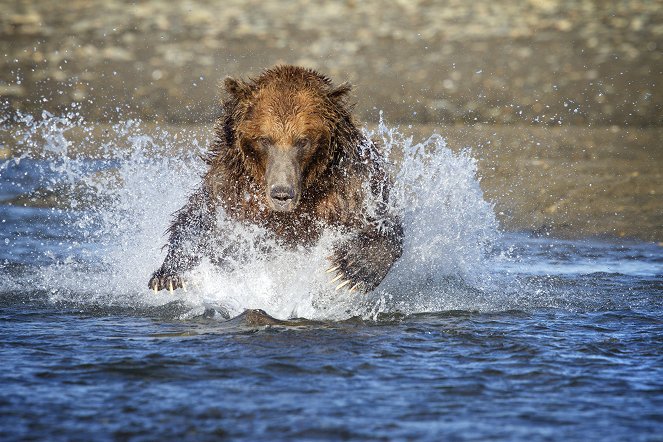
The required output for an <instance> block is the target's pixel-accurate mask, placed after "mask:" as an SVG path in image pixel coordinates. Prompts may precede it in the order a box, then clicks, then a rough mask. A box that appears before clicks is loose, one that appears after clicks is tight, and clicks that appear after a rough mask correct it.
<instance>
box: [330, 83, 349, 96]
mask: <svg viewBox="0 0 663 442" xmlns="http://www.w3.org/2000/svg"><path fill="white" fill-rule="evenodd" d="M351 90H352V85H351V84H350V83H348V82H347V81H346V82H344V83H341V84H339V85H338V86H336V87H334V88H332V90H331V91H329V94H328V95H329V98H331V99H332V100H342V99H343V98H345V97H346V96H347V95H348V94H349V93H350V91H351Z"/></svg>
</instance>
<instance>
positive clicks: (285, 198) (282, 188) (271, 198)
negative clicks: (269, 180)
mask: <svg viewBox="0 0 663 442" xmlns="http://www.w3.org/2000/svg"><path fill="white" fill-rule="evenodd" d="M267 201H268V202H269V206H270V207H271V208H272V210H274V211H277V212H291V211H292V210H294V209H295V207H296V206H297V203H298V202H299V196H298V195H297V192H296V191H295V187H294V186H288V185H283V184H273V185H271V186H269V195H268V197H267Z"/></svg>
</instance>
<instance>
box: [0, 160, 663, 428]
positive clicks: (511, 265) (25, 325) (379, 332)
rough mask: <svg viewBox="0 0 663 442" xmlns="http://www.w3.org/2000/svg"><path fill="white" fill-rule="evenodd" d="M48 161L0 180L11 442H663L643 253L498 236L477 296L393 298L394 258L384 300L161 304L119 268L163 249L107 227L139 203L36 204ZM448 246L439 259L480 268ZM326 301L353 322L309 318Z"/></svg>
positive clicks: (209, 294)
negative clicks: (142, 248)
mask: <svg viewBox="0 0 663 442" xmlns="http://www.w3.org/2000/svg"><path fill="white" fill-rule="evenodd" d="M51 164H53V163H52V160H43V161H42V160H31V159H29V158H26V159H24V160H23V161H22V162H20V163H19V164H15V163H12V164H11V165H5V168H4V169H2V170H0V174H1V175H0V177H1V178H0V195H1V196H2V199H3V201H4V202H3V203H2V204H1V205H0V280H1V282H0V358H1V359H0V386H1V388H0V439H2V440H219V439H232V440H250V441H255V440H269V441H271V440H597V441H603V440H629V441H632V440H635V441H638V440H646V441H649V440H652V441H653V440H662V436H661V435H662V434H663V253H662V251H663V248H661V247H660V246H658V245H656V244H648V243H640V242H631V241H615V240H576V241H563V240H555V239H551V238H547V237H544V238H534V237H529V236H527V235H524V234H508V235H503V236H496V238H497V239H496V241H495V242H494V243H493V245H492V246H491V249H490V251H489V252H487V254H488V256H487V257H486V258H485V259H486V260H487V261H486V262H487V264H488V265H487V267H488V268H489V269H488V270H485V269H484V270H482V272H484V273H480V275H479V277H478V278H476V279H475V280H473V281H470V280H469V279H468V278H467V277H461V276H459V275H460V273H459V272H458V271H456V270H457V269H456V268H455V267H454V268H453V270H454V271H450V272H449V275H446V276H444V277H442V278H439V279H435V280H426V281H423V282H422V283H421V284H419V285H417V284H415V283H414V282H412V281H409V282H408V284H409V285H407V284H406V285H399V282H400V281H401V280H405V279H408V277H407V275H408V274H409V272H410V271H412V273H413V274H414V273H416V275H421V269H417V272H415V271H414V270H413V269H414V268H415V264H413V263H414V262H415V260H414V259H412V260H410V261H408V259H409V258H407V257H406V258H404V263H401V265H400V267H399V268H397V269H395V271H394V272H395V275H396V276H395V277H394V279H396V280H397V281H392V282H389V281H387V282H386V285H385V288H382V289H380V290H381V291H380V290H378V293H374V294H370V295H364V296H365V297H363V298H352V297H350V298H347V297H346V298H342V299H341V297H342V296H346V295H342V294H337V293H336V292H333V290H332V291H331V292H330V293H327V294H325V295H324V296H322V295H321V298H320V299H314V301H313V302H312V304H311V305H314V306H318V307H317V310H316V309H313V308H312V307H310V305H309V303H308V298H302V299H300V300H299V301H298V304H297V306H296V307H298V308H299V310H297V309H295V310H293V312H294V314H285V315H284V314H283V313H282V312H283V311H284V309H285V308H286V307H287V309H288V311H289V310H290V309H291V306H290V304H288V302H289V301H288V300H289V299H291V298H292V297H295V298H296V297H297V296H299V295H300V292H303V291H307V290H309V289H310V287H314V286H310V287H309V286H307V285H306V284H308V283H305V282H301V284H302V285H301V286H296V287H295V288H294V289H292V290H291V291H288V290H290V287H277V289H275V290H274V292H275V293H277V292H279V293H281V292H285V293H286V295H284V296H281V297H279V296H280V295H279V296H277V295H278V293H277V295H274V294H270V296H267V295H265V296H263V297H261V296H260V295H259V293H260V292H259V291H256V292H252V291H251V290H253V288H252V287H253V286H246V287H245V286H243V285H241V283H242V281H240V282H237V281H235V282H234V284H238V285H237V287H239V289H238V290H240V291H241V290H245V291H244V292H242V293H243V295H242V296H244V297H245V298H250V299H248V300H247V301H246V304H236V303H234V302H235V301H236V298H235V297H234V296H236V295H232V296H231V295H228V294H227V293H226V292H223V293H221V294H219V293H220V292H218V291H217V292H215V291H214V290H212V289H210V286H209V284H208V285H205V284H203V287H202V288H201V289H200V291H199V292H195V291H194V293H193V294H191V293H189V294H186V295H185V294H181V293H176V294H174V295H168V294H159V295H158V296H155V295H152V294H151V293H149V291H147V290H146V287H144V286H145V283H146V281H147V278H148V277H149V272H150V270H151V269H152V267H153V265H154V263H157V262H158V260H159V259H160V257H159V256H158V253H157V252H154V251H153V250H151V251H148V252H146V254H145V255H144V256H148V258H145V259H147V260H149V259H151V260H152V261H153V262H149V263H147V264H145V265H136V264H134V262H135V261H133V260H134V259H135V258H136V256H135V255H131V253H134V249H136V248H139V246H140V245H141V244H144V243H145V242H146V241H154V240H153V239H150V238H149V235H146V234H145V231H144V229H143V230H141V231H140V232H141V234H140V235H141V236H140V237H138V235H137V237H136V240H135V243H132V242H131V241H128V243H127V244H124V239H123V238H124V236H123V231H122V229H121V228H120V227H118V226H125V225H127V224H128V225H129V227H131V228H134V229H139V227H140V223H141V222H142V221H141V220H142V219H143V218H142V217H141V215H136V213H138V212H136V210H138V209H137V208H138V205H132V204H129V205H126V204H125V203H126V199H125V200H122V201H124V202H122V201H120V203H117V202H116V203H114V204H115V205H112V204H111V205H110V206H108V207H106V208H105V209H104V210H100V209H99V208H97V207H95V206H94V204H95V203H94V201H88V200H86V198H87V197H86V198H82V197H81V198H80V199H81V201H82V202H83V203H86V204H83V205H81V206H79V207H76V208H73V209H72V208H71V204H69V206H68V207H69V208H62V207H59V204H51V203H49V201H50V200H48V198H45V197H43V195H45V194H44V193H43V192H42V193H41V194H40V195H42V196H40V198H41V199H40V198H37V200H32V201H31V200H30V197H29V195H34V193H32V194H31V193H30V192H34V191H35V190H36V189H38V188H39V187H40V186H44V184H45V183H48V180H46V179H45V178H44V177H45V176H47V175H48V174H49V172H48V171H49V170H51V168H50V166H49V165H51ZM88 165H90V164H88ZM56 169H57V168H56ZM88 170H94V167H92V168H91V169H88ZM53 173H54V174H55V175H58V174H61V171H58V170H56V171H53ZM77 173H78V172H77ZM131 176H132V175H128V178H127V180H126V183H125V184H124V187H123V190H122V191H121V193H122V192H123V193H125V194H132V195H133V194H136V193H137V192H139V190H138V187H136V186H135V185H133V184H130V178H131ZM145 183H147V184H145ZM150 183H152V182H145V181H142V182H141V186H139V187H140V188H141V189H144V188H146V187H150V185H151V184H150ZM46 187H48V188H50V189H52V188H53V186H50V187H49V186H46ZM185 187H186V186H185ZM185 193H186V189H184V191H183V194H185ZM59 196H60V197H61V198H62V199H64V198H65V196H64V193H63V194H60V195H59ZM111 196H117V194H116V193H111ZM19 197H21V198H22V199H17V198H19ZM175 199H176V198H175ZM99 201H101V200H98V204H99V205H100V206H101V205H103V204H102V203H101V202H99ZM56 202H57V201H56ZM172 204H173V205H177V204H178V202H177V201H174V202H173V203H172ZM56 206H57V207H56ZM448 211H449V210H447V212H448ZM166 212H167V211H166ZM118 213H120V214H121V216H120V215H118V218H117V219H114V221H113V223H112V225H111V227H110V228H111V230H109V225H108V224H105V221H104V220H105V219H107V218H113V216H115V215H114V214H118ZM153 218H155V219H158V221H153V222H154V223H155V226H154V228H153V229H152V230H150V231H149V234H150V235H152V234H155V235H156V236H157V241H154V242H155V244H154V250H157V251H158V246H160V243H159V241H162V240H163V239H162V238H161V237H160V236H159V234H160V232H162V231H163V227H164V226H165V225H167V222H168V219H167V217H165V218H164V219H161V218H163V217H161V216H154V217H153ZM118 220H119V222H118ZM112 229H120V230H117V231H113V230H112ZM154 232H156V233H154ZM113 233H115V234H113ZM461 241H462V242H464V244H465V245H463V244H455V243H448V247H449V248H448V249H447V250H453V253H451V256H450V257H449V262H452V263H453V262H454V261H462V260H467V259H468V256H472V254H471V253H470V252H467V248H468V247H469V245H467V241H468V238H465V237H462V238H461ZM115 242H118V243H122V244H121V247H117V248H113V247H111V245H112V244H114V243H115ZM456 246H457V247H456ZM412 247H413V248H412V250H420V249H417V248H416V247H414V246H412ZM454 247H456V248H454ZM123 253H124V254H126V256H127V258H126V260H128V261H130V264H131V268H129V267H125V266H123V264H122V261H123V260H124V259H123V256H124V255H123ZM437 253H439V254H444V250H440V251H438V252H437ZM154 254H157V256H154V257H152V258H149V257H150V256H152V255H154ZM138 256H139V257H141V256H143V255H138ZM287 259H290V257H288V258H287ZM486 262H484V264H486ZM444 264H445V265H450V264H448V263H447V261H444ZM484 267H486V266H482V268H484ZM440 268H442V267H439V266H438V267H435V269H437V270H436V271H439V269H440ZM444 268H450V267H444ZM477 268H478V267H477ZM132 269H133V270H132ZM134 273H135V274H134ZM240 276H241V278H240V279H242V280H244V279H251V278H252V276H251V275H248V274H241V275H240ZM204 277H205V275H203V276H201V278H203V279H204ZM224 277H225V276H224ZM418 277H419V276H413V277H412V278H413V279H416V278H418ZM256 278H257V276H256ZM122 281H124V282H122ZM224 281H226V280H224ZM260 281H262V280H260ZM260 281H259V283H257V284H256V285H257V286H260V285H261V284H263V283H262V282H260ZM268 283H269V281H268V282H266V283H265V284H268ZM311 284H312V283H311ZM307 287H308V288H307ZM403 287H405V288H403ZM408 287H409V288H408ZM412 287H418V288H412ZM230 289H233V288H232V287H231V288H229V289H227V290H230ZM224 290H225V289H224ZM311 290H313V289H311ZM230 291H232V290H230ZM313 291H315V290H313ZM281 294H282V293H281ZM302 296H303V295H302ZM333 296H338V297H339V298H338V303H339V304H343V305H344V309H346V311H347V312H348V314H347V315H345V317H344V316H343V315H340V316H339V314H338V312H336V311H335V310H333V308H331V307H325V308H327V310H325V308H323V307H319V306H320V305H328V304H330V303H331V304H334V302H335V298H333ZM357 296H358V295H357ZM242 299H244V298H242ZM231 301H232V302H231ZM323 301H324V302H323ZM324 303H327V304H324ZM238 305H239V307H238ZM353 305H357V306H360V307H357V309H356V311H355V310H353ZM284 306H285V307H284ZM302 306H303V307H302ZM244 307H251V308H262V309H263V310H265V311H266V313H262V312H259V311H251V312H249V313H244V314H240V315H239V316H237V315H236V309H237V308H241V309H243V308H244ZM306 312H313V313H311V315H307V314H306ZM268 314H269V315H268ZM270 315H271V316H270ZM326 315H328V316H329V317H326ZM229 318H230V319H229ZM275 318H278V319H275Z"/></svg>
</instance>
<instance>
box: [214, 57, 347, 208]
mask: <svg viewBox="0 0 663 442" xmlns="http://www.w3.org/2000/svg"><path fill="white" fill-rule="evenodd" d="M224 87H225V90H226V93H227V96H228V99H227V100H226V101H224V110H225V115H226V117H225V118H226V123H225V132H226V134H225V138H226V142H227V144H228V146H227V148H229V149H233V150H235V151H236V153H238V154H239V155H240V158H241V161H239V162H238V163H239V164H241V167H242V168H243V173H245V174H248V175H249V176H250V177H251V179H252V180H253V182H254V183H256V184H257V185H259V186H264V195H265V199H266V202H267V205H268V206H269V207H270V208H271V209H272V210H274V211H278V212H292V211H294V210H295V209H296V208H297V206H298V204H299V202H300V201H301V199H302V198H303V196H304V197H305V196H306V192H307V189H309V188H311V187H312V186H314V185H315V184H316V183H318V184H320V181H321V180H323V179H324V177H325V175H326V172H328V171H330V170H331V168H333V166H334V164H335V163H339V162H341V161H343V157H344V151H347V150H348V149H349V146H354V147H356V146H357V142H358V140H357V138H358V137H359V136H360V135H359V132H358V131H357V130H356V128H355V126H354V124H353V123H352V121H351V116H350V107H349V106H348V104H347V102H346V97H347V94H348V92H350V90H351V86H350V85H349V84H347V83H343V84H341V85H338V86H334V85H333V84H332V83H331V81H330V80H329V79H328V78H327V77H325V76H323V75H321V74H319V73H317V72H315V71H313V70H311V69H306V68H301V67H295V66H276V67H274V68H272V69H269V70H267V71H265V72H264V73H262V74H261V75H260V76H259V77H257V78H255V79H251V80H249V81H244V80H239V79H234V78H226V80H225V82H224ZM350 150H352V149H350ZM350 154H351V153H350ZM345 156H347V155H345Z"/></svg>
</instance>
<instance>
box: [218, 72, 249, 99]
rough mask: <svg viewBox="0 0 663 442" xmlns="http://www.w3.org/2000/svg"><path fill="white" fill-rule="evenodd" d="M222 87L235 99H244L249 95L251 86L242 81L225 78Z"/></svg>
mask: <svg viewBox="0 0 663 442" xmlns="http://www.w3.org/2000/svg"><path fill="white" fill-rule="evenodd" d="M223 87H224V88H225V89H226V92H228V93H229V94H230V95H232V96H233V97H235V98H239V99H242V98H246V97H248V96H249V94H250V93H251V85H250V84H248V83H247V82H245V81H243V80H236V79H234V78H232V77H226V79H225V80H223Z"/></svg>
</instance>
